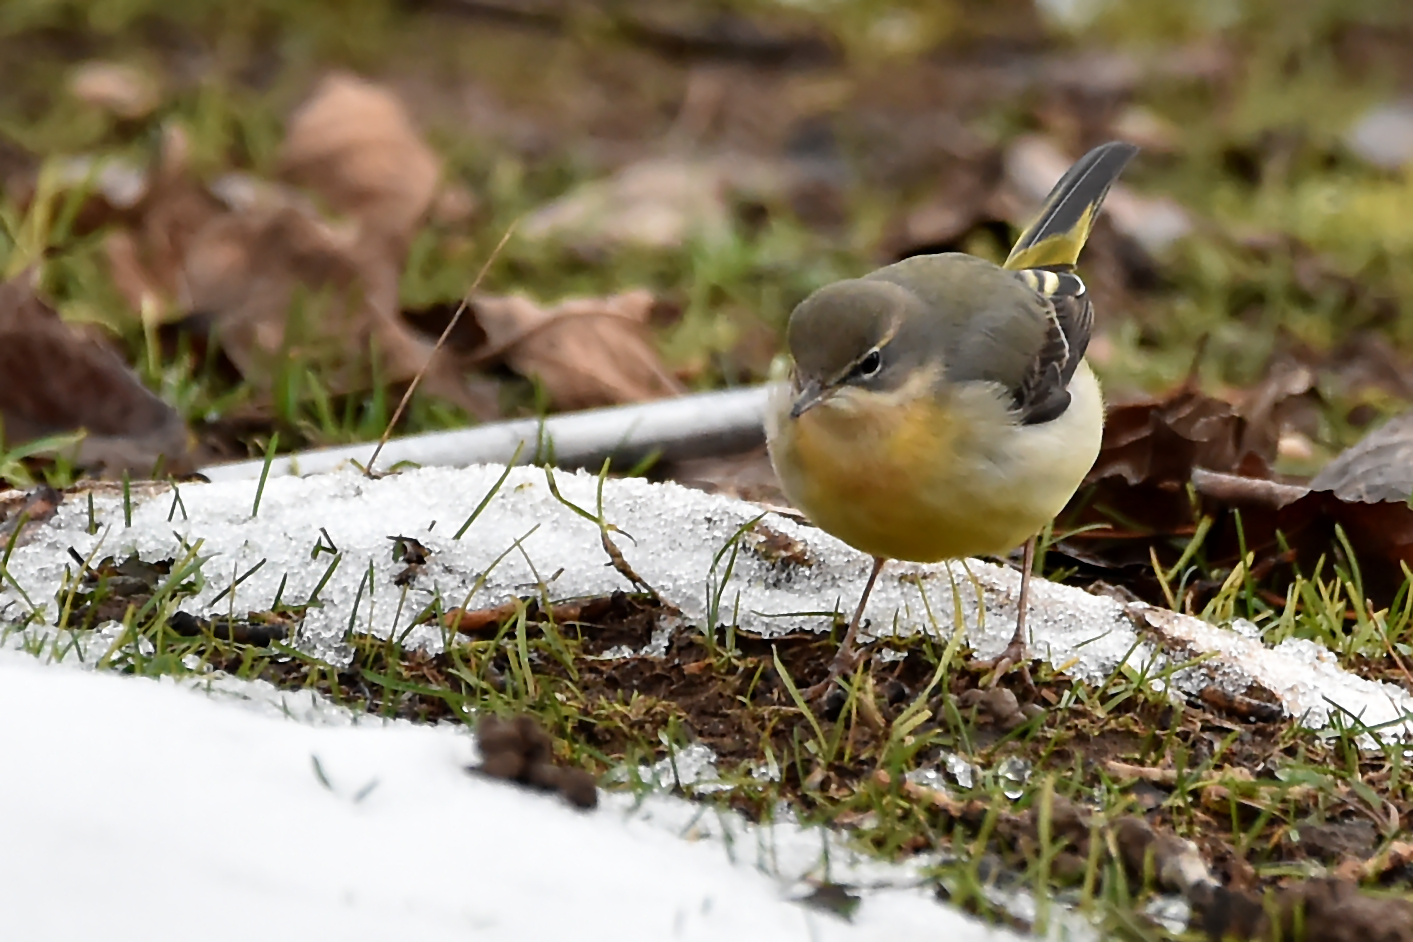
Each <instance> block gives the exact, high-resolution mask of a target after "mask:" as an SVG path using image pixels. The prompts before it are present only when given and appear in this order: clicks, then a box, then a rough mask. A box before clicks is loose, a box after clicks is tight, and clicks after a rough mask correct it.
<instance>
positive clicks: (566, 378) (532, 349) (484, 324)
mask: <svg viewBox="0 0 1413 942" xmlns="http://www.w3.org/2000/svg"><path fill="white" fill-rule="evenodd" d="M653 303H654V301H653V296H652V294H651V293H650V292H648V291H643V290H637V291H628V292H625V293H623V294H616V295H613V296H611V297H607V298H571V299H569V300H565V301H561V302H560V303H559V304H557V305H555V306H554V307H552V308H544V307H541V306H540V305H539V304H537V303H536V302H534V301H532V300H530V299H529V298H528V297H525V296H524V295H512V296H510V297H478V298H476V300H475V302H474V304H473V307H472V309H473V311H474V313H475V315H476V320H477V321H478V322H479V323H480V325H481V328H482V329H483V330H484V331H485V332H486V341H487V348H486V350H485V351H484V352H483V353H482V354H481V356H480V357H479V359H482V360H486V359H499V360H502V361H503V362H505V364H506V365H507V366H509V367H510V368H511V369H513V370H515V371H516V372H517V373H519V374H521V375H522V376H526V377H530V378H532V379H538V380H539V381H540V382H542V383H543V384H544V386H545V388H546V390H547V391H548V392H549V395H550V400H551V402H552V403H553V405H554V406H555V408H557V409H587V408H592V407H594V406H605V405H616V404H619V403H626V402H642V401H644V400H648V399H661V398H663V397H665V396H675V395H678V394H680V393H681V392H682V386H681V384H680V383H678V382H677V380H676V379H675V378H674V377H673V376H672V374H670V373H669V372H668V371H667V369H666V368H665V367H664V366H663V365H662V361H661V360H660V359H659V357H658V355H657V351H655V350H654V349H653V346H652V344H651V342H650V341H649V339H648V332H647V322H648V318H649V317H650V316H651V314H652V309H653Z"/></svg>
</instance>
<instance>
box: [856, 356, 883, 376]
mask: <svg viewBox="0 0 1413 942" xmlns="http://www.w3.org/2000/svg"><path fill="white" fill-rule="evenodd" d="M881 369H883V355H882V354H881V353H879V352H878V351H877V350H870V351H869V352H868V355H867V356H865V357H864V358H863V359H862V360H860V361H859V365H858V366H856V367H854V375H856V376H861V377H863V378H864V379H868V378H869V377H871V376H877V375H878V371H879V370H881Z"/></svg>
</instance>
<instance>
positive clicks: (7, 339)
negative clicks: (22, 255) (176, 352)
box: [0, 275, 191, 476]
mask: <svg viewBox="0 0 1413 942" xmlns="http://www.w3.org/2000/svg"><path fill="white" fill-rule="evenodd" d="M0 376H3V377H4V378H5V381H4V382H3V383H0V418H3V420H4V440H5V445H6V447H12V446H14V445H16V444H19V443H22V442H28V441H32V440H36V439H41V438H47V437H49V436H52V435H56V434H59V433H63V432H71V431H80V430H82V431H84V432H86V433H87V434H86V435H85V436H84V437H83V438H82V440H81V441H80V442H79V444H78V445H77V447H76V449H75V451H74V453H73V455H72V457H73V459H74V460H75V462H76V463H77V464H78V465H79V466H80V467H83V468H85V469H88V470H91V471H93V472H96V473H102V474H106V475H110V476H116V475H119V474H121V473H123V472H128V473H130V474H133V475H135V476H142V475H147V474H150V473H151V472H152V471H153V469H154V468H155V467H156V466H157V465H158V464H159V462H160V463H161V464H162V466H163V468H164V469H165V470H167V471H168V472H176V473H182V472H185V471H186V470H189V467H190V465H191V459H190V456H189V454H188V444H187V432H186V427H185V426H184V425H183V423H182V420H181V417H180V416H179V415H177V413H176V411H175V410H173V409H172V407H171V406H169V405H167V404H166V403H165V402H163V401H162V400H161V399H159V398H157V396H155V395H153V394H152V393H151V392H150V391H149V390H148V389H147V388H146V387H144V386H143V385H142V383H141V382H139V381H138V379H137V377H136V376H135V375H133V373H132V371H131V370H129V369H128V368H127V366H126V365H125V364H124V363H123V362H122V360H120V359H119V358H118V356H117V355H116V354H115V353H113V351H111V350H109V349H108V348H107V347H106V346H104V345H102V344H101V343H99V342H97V341H95V340H93V339H91V338H87V337H84V336H83V335H81V334H80V333H78V332H77V331H75V330H74V329H73V328H72V327H70V326H69V325H67V324H65V323H64V322H63V321H62V320H60V319H59V315H58V314H56V313H55V312H54V310H53V309H52V308H50V307H49V306H48V305H47V304H45V303H44V302H43V301H41V300H40V299H39V298H38V297H37V296H36V295H35V293H34V289H33V287H32V285H31V283H30V279H29V278H28V276H27V275H22V276H20V277H19V278H16V279H14V280H12V281H9V282H6V283H4V284H2V285H0Z"/></svg>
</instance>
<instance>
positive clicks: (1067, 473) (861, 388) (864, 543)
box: [766, 141, 1138, 693]
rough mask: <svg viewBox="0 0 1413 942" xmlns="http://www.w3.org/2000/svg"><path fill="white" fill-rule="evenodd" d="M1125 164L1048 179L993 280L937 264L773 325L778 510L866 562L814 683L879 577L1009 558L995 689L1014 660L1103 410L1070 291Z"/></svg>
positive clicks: (1087, 162)
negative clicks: (1019, 553) (1015, 590)
mask: <svg viewBox="0 0 1413 942" xmlns="http://www.w3.org/2000/svg"><path fill="white" fill-rule="evenodd" d="M1137 152H1138V148H1136V147H1134V146H1133V145H1131V144H1126V143H1122V142H1117V141H1115V142H1111V143H1108V144H1103V145H1101V146H1099V147H1096V148H1095V149H1094V150H1092V151H1090V152H1089V153H1088V154H1085V155H1084V157H1082V158H1080V160H1079V161H1078V162H1077V163H1076V164H1075V165H1074V166H1073V167H1071V168H1070V169H1069V170H1068V171H1066V173H1065V175H1064V176H1063V177H1061V178H1060V182H1059V183H1057V184H1055V188H1054V189H1053V190H1052V191H1051V192H1050V195H1049V196H1048V197H1046V199H1045V205H1044V207H1043V208H1042V210H1041V212H1040V216H1039V218H1038V219H1037V220H1036V221H1035V222H1034V223H1033V224H1032V225H1031V226H1030V227H1029V228H1027V229H1026V230H1025V231H1024V232H1022V233H1021V235H1020V238H1019V239H1018V240H1017V241H1016V244H1015V247H1014V248H1013V249H1011V254H1010V256H1009V257H1008V258H1007V259H1006V262H1005V264H1004V265H1000V266H997V265H994V264H992V263H991V262H988V261H986V260H984V259H981V258H977V257H975V256H972V255H964V254H961V253H955V252H949V253H946V254H941V255H921V256H916V257H914V258H908V259H905V260H903V261H901V262H898V263H896V264H893V265H889V266H887V267H885V268H880V269H878V270H877V271H875V272H873V273H871V274H868V275H865V276H864V277H862V278H851V279H848V280H846V281H838V282H835V283H833V284H830V285H826V286H825V287H823V288H820V289H819V290H818V291H816V292H814V293H813V294H811V295H810V296H809V297H807V298H805V300H804V301H802V302H801V303H800V305H799V306H798V307H796V308H795V310H794V311H793V312H792V313H791V315H790V323H789V327H788V329H787V341H788V345H789V350H790V355H791V357H792V359H793V369H792V372H791V379H790V382H789V384H788V385H783V386H782V388H781V391H780V392H779V393H777V394H775V395H774V396H773V398H772V401H771V405H770V407H769V408H768V409H767V410H766V434H767V438H768V440H769V445H770V458H771V462H772V463H773V464H774V465H775V471H776V473H777V474H778V475H779V477H780V483H781V485H782V487H783V489H784V491H785V494H786V496H787V497H789V498H790V500H791V501H793V502H794V504H795V506H797V507H799V508H800V509H801V510H803V511H804V512H805V514H806V515H807V516H808V517H809V518H810V519H811V520H813V521H814V522H815V523H816V524H817V525H818V526H819V527H821V528H822V529H824V530H825V531H826V532H828V533H831V534H833V535H834V536H836V537H838V538H839V539H841V540H843V541H844V542H845V543H848V544H849V545H850V546H852V547H854V548H856V549H859V550H862V551H863V552H865V553H868V554H870V555H872V556H873V569H872V571H871V572H870V573H869V577H868V582H867V583H866V584H865V585H864V590H863V597H862V598H861V599H859V605H858V608H857V609H855V611H854V617H853V618H852V619H851V620H850V621H849V627H848V629H847V631H846V632H845V634H844V640H843V643H842V644H841V645H840V647H839V652H838V654H837V656H836V657H835V659H834V664H833V669H832V670H831V671H830V677H829V680H826V681H825V682H824V684H821V685H818V686H817V687H816V688H814V691H815V692H816V693H817V692H818V691H819V690H820V689H822V688H824V687H826V686H827V685H828V684H829V683H830V682H831V681H832V680H833V679H834V678H835V677H837V676H838V675H839V673H840V672H842V671H847V670H852V668H853V666H854V661H855V652H854V645H855V635H856V634H857V633H858V628H859V622H860V620H861V619H862V618H863V614H864V608H865V606H866V605H867V604H868V596H869V593H870V592H871V591H872V590H873V584H874V582H875V581H876V580H877V579H878V573H879V572H880V571H881V570H882V568H883V564H884V562H885V561H886V560H889V559H902V560H911V561H914V562H936V561H939V560H944V559H961V558H965V557H968V556H991V555H999V554H1003V553H1009V552H1010V551H1011V550H1012V549H1014V548H1015V547H1017V546H1019V545H1020V544H1022V543H1024V544H1025V562H1024V567H1025V568H1024V569H1023V570H1022V571H1021V590H1020V601H1019V608H1018V612H1017V615H1016V630H1015V635H1014V636H1013V637H1012V639H1011V642H1010V644H1009V645H1008V646H1007V648H1006V651H1005V653H1004V654H1003V655H1002V657H1001V658H1000V659H999V660H998V662H997V671H996V675H997V676H999V675H1000V674H1001V673H1003V672H1004V671H1005V670H1007V669H1009V667H1011V666H1014V665H1016V664H1021V663H1023V662H1024V661H1025V660H1026V635H1025V613H1026V607H1027V602H1028V596H1029V593H1030V571H1031V569H1032V567H1033V566H1034V564H1035V543H1036V535H1037V534H1038V533H1039V532H1040V531H1041V530H1042V529H1044V527H1045V525H1046V524H1047V523H1049V522H1050V521H1051V520H1052V519H1054V517H1055V515H1056V514H1057V513H1059V512H1060V510H1061V509H1062V508H1063V507H1064V506H1065V504H1066V503H1067V502H1068V501H1069V499H1070V497H1071V496H1073V494H1074V492H1075V490H1076V489H1077V488H1078V487H1079V485H1080V482H1081V481H1082V480H1083V479H1084V476H1085V474H1086V473H1087V472H1088V471H1089V468H1090V466H1091V465H1093V464H1094V459H1095V457H1096V456H1097V455H1098V453H1099V441H1100V438H1101V436H1102V434H1103V431H1104V403H1103V400H1102V398H1101V395H1100V392H1099V382H1098V380H1096V379H1095V377H1094V373H1093V372H1091V371H1090V369H1089V365H1088V364H1087V363H1085V361H1084V351H1085V348H1086V347H1087V346H1088V344H1089V335H1090V331H1091V329H1092V327H1093V323H1094V307H1093V305H1092V304H1091V302H1090V299H1089V295H1088V293H1086V291H1085V287H1084V282H1083V281H1081V280H1080V279H1079V277H1078V276H1077V275H1075V274H1074V266H1075V263H1076V262H1077V261H1078V260H1079V253H1080V250H1081V249H1082V248H1083V247H1084V243H1085V240H1086V239H1088V238H1089V233H1090V230H1091V229H1092V228H1093V225H1094V220H1095V218H1096V217H1097V216H1098V214H1099V208H1100V206H1101V204H1102V203H1103V202H1104V197H1105V196H1106V195H1107V194H1108V192H1109V188H1110V186H1112V185H1113V183H1114V181H1115V180H1116V179H1118V176H1119V174H1120V173H1121V172H1122V171H1123V169H1124V166H1125V165H1126V164H1127V163H1128V162H1129V160H1130V159H1132V157H1133V155H1134V154H1136V153H1137Z"/></svg>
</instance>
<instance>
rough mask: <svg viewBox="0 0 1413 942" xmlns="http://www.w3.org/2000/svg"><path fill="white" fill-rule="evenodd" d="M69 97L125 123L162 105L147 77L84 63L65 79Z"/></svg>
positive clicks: (133, 69)
mask: <svg viewBox="0 0 1413 942" xmlns="http://www.w3.org/2000/svg"><path fill="white" fill-rule="evenodd" d="M69 93H70V94H71V95H73V96H74V97H75V98H77V99H78V100H79V101H81V102H83V103H84V104H87V105H92V106H93V107H95V108H100V109H102V110H103V111H106V112H108V113H109V114H111V115H113V116H114V117H116V118H121V119H123V120H125V121H137V120H140V119H142V118H145V117H147V116H148V115H150V114H151V113H152V112H154V111H156V110H157V106H158V105H159V104H161V101H162V93H161V89H160V88H159V87H158V85H157V82H156V80H155V79H154V78H153V77H152V76H151V75H149V74H148V73H147V72H145V71H143V70H142V69H140V68H138V67H137V66H134V65H127V64H124V63H121V62H102V61H94V62H86V63H84V64H83V65H81V66H79V67H78V68H77V69H75V70H74V74H73V75H72V76H71V77H70V78H69Z"/></svg>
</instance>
